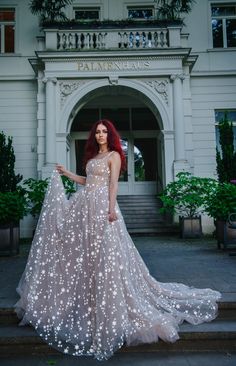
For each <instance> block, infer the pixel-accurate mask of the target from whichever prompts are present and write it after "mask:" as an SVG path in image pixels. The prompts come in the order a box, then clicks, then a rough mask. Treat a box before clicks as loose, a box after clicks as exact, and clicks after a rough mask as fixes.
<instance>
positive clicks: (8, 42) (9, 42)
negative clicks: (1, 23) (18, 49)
mask: <svg viewBox="0 0 236 366" xmlns="http://www.w3.org/2000/svg"><path fill="white" fill-rule="evenodd" d="M14 39H15V26H14V25H5V52H6V53H10V52H15V45H14V43H15V42H14Z"/></svg>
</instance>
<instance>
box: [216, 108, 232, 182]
mask: <svg viewBox="0 0 236 366" xmlns="http://www.w3.org/2000/svg"><path fill="white" fill-rule="evenodd" d="M219 134H220V146H221V152H220V151H219V149H218V148H216V163H217V174H218V179H219V182H221V183H223V182H230V181H231V180H232V179H236V151H234V133H233V124H232V122H231V121H229V119H228V114H227V112H225V114H224V117H223V118H222V120H221V121H220V123H219Z"/></svg>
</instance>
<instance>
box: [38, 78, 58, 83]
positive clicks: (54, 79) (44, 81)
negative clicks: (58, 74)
mask: <svg viewBox="0 0 236 366" xmlns="http://www.w3.org/2000/svg"><path fill="white" fill-rule="evenodd" d="M49 81H50V82H52V83H53V84H56V83H57V78H51V77H48V78H47V77H44V78H43V79H42V82H43V83H44V84H47V82H49Z"/></svg>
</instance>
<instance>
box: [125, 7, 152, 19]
mask: <svg viewBox="0 0 236 366" xmlns="http://www.w3.org/2000/svg"><path fill="white" fill-rule="evenodd" d="M128 17H129V18H131V19H150V18H151V17H152V9H128Z"/></svg>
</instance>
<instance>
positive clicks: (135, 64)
mask: <svg viewBox="0 0 236 366" xmlns="http://www.w3.org/2000/svg"><path fill="white" fill-rule="evenodd" d="M148 68H150V62H149V61H132V60H130V61H86V62H85V61H80V62H79V63H78V70H79V71H120V70H122V71H125V70H127V71H132V70H134V71H135V70H146V69H148Z"/></svg>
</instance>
